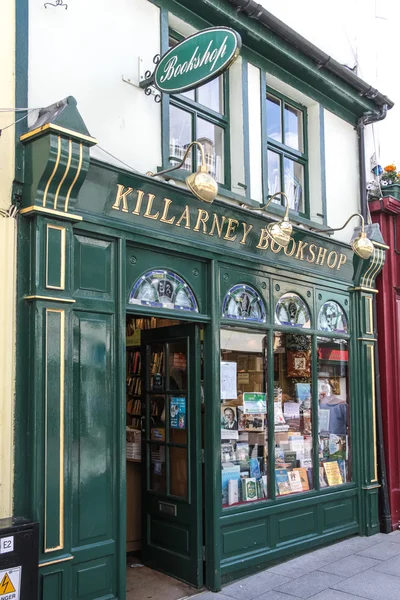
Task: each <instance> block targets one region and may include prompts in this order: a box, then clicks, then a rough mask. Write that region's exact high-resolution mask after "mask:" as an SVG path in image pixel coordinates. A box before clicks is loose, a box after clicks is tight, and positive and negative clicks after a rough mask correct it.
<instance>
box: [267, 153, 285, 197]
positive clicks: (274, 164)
mask: <svg viewBox="0 0 400 600" xmlns="http://www.w3.org/2000/svg"><path fill="white" fill-rule="evenodd" d="M281 191H282V190H281V165H280V156H279V154H277V153H276V152H272V150H268V194H269V195H270V196H272V195H273V194H276V193H277V192H281ZM272 202H276V203H277V204H281V198H280V197H279V196H278V198H275V199H274V200H273V201H272Z"/></svg>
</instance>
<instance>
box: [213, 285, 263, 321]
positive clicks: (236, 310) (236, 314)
mask: <svg viewBox="0 0 400 600" xmlns="http://www.w3.org/2000/svg"><path fill="white" fill-rule="evenodd" d="M222 316H223V317H225V318H227V319H237V320H244V321H256V322H258V323H265V321H266V318H267V317H266V312H265V307H264V303H263V301H262V299H261V296H260V295H259V294H258V293H257V292H256V290H255V289H254V288H252V287H251V286H250V285H244V284H238V285H234V286H233V287H231V289H230V290H229V291H228V293H227V294H226V296H225V300H224V304H223V307H222Z"/></svg>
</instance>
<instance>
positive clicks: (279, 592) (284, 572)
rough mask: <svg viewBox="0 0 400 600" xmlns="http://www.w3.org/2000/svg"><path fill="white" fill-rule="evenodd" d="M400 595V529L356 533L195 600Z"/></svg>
mask: <svg viewBox="0 0 400 600" xmlns="http://www.w3.org/2000/svg"><path fill="white" fill-rule="evenodd" d="M295 598H311V599H312V600H400V531H394V532H393V533H389V534H384V533H378V534H376V535H374V536H371V537H353V538H349V539H346V540H344V541H342V542H338V543H337V544H332V545H329V546H325V547H324V548H321V549H319V550H315V551H313V552H309V553H308V554H303V555H301V556H298V557H297V558H294V559H292V560H289V561H287V562H284V563H281V564H279V565H275V566H274V567H271V568H269V569H266V570H265V571H262V572H260V573H257V574H256V575H251V576H250V577H246V578H245V579H241V580H239V581H236V582H235V583H230V584H229V585H227V586H225V587H223V588H222V590H221V592H219V593H217V594H215V593H212V592H203V593H202V594H198V595H196V596H192V598H191V600H232V599H235V600H295Z"/></svg>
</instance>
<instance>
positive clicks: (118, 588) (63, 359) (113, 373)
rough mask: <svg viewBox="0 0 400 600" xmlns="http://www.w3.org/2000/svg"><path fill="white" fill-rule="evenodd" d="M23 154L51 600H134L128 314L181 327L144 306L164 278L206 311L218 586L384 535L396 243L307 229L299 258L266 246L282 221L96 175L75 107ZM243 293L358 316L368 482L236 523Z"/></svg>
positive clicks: (24, 409)
mask: <svg viewBox="0 0 400 600" xmlns="http://www.w3.org/2000/svg"><path fill="white" fill-rule="evenodd" d="M22 141H23V143H24V145H25V157H26V162H25V168H26V187H25V194H24V199H23V205H22V208H21V216H20V225H19V270H18V272H19V285H18V347H17V355H18V373H17V378H18V380H19V381H20V384H19V387H18V397H17V437H16V439H17V440H21V442H19V443H17V444H16V456H15V464H16V477H15V512H16V513H18V514H25V515H27V516H29V517H32V518H34V519H35V520H37V521H39V523H40V527H41V533H40V539H41V547H40V575H41V577H40V590H41V592H40V593H41V599H42V600H67V599H68V600H69V599H78V598H79V599H80V600H81V599H86V598H87V599H89V598H97V597H98V598H110V599H111V598H116V597H119V598H124V595H125V591H124V590H125V566H124V565H125V558H124V557H125V514H126V506H125V436H124V431H125V390H124V383H125V362H124V356H125V354H124V353H125V315H126V311H127V310H128V311H130V312H132V311H133V312H135V311H136V312H137V313H140V314H148V315H153V316H163V317H167V318H168V317H173V316H174V311H169V310H167V309H163V308H154V307H144V306H139V307H134V306H133V305H128V304H127V303H128V297H129V292H130V290H131V288H132V285H133V283H134V281H135V280H136V279H137V278H138V277H139V276H140V275H141V274H142V273H143V272H144V271H145V270H146V269H148V268H157V267H160V266H161V267H163V268H169V269H171V270H173V271H175V272H177V273H178V274H179V275H180V276H181V277H183V278H184V279H185V281H186V282H187V283H188V284H189V285H190V286H191V288H192V290H193V291H194V293H195V295H196V298H197V302H198V304H199V312H198V313H195V312H193V313H192V312H191V313H190V314H188V316H187V320H190V321H191V322H193V323H199V324H200V323H201V324H203V325H204V329H205V338H204V343H205V347H204V357H205V362H204V366H205V375H204V376H205V390H204V391H205V394H204V396H205V411H206V415H207V419H206V427H205V431H204V434H205V445H204V450H205V457H204V458H205V483H204V485H205V490H204V498H205V506H204V511H205V512H204V519H205V539H204V544H205V577H206V579H205V582H206V585H207V587H208V588H210V589H212V590H218V589H220V587H221V585H222V584H223V583H224V582H227V581H230V580H231V579H233V578H236V577H239V576H243V575H245V574H247V573H251V572H253V571H254V570H257V569H259V568H262V567H265V566H266V565H268V564H270V563H271V562H272V561H276V560H279V559H282V558H284V557H287V556H289V555H292V554H293V553H295V552H301V551H302V550H305V549H309V548H310V547H313V546H318V545H321V544H325V543H327V542H331V541H334V540H337V539H339V538H341V537H344V536H346V535H351V534H356V533H359V534H363V535H372V534H373V533H376V532H377V531H378V487H379V483H378V481H377V475H376V446H375V445H374V444H371V443H370V440H371V439H374V432H375V397H374V363H373V348H374V344H375V334H374V323H373V320H372V311H371V306H372V297H373V294H374V293H375V288H374V278H375V276H376V274H377V273H378V272H379V270H380V268H381V267H382V265H383V262H384V254H385V247H384V246H383V245H382V243H381V242H380V241H379V240H377V241H375V242H374V244H375V250H374V254H373V256H372V258H371V259H370V260H368V261H362V260H361V259H359V258H357V257H356V256H354V255H353V254H352V252H351V251H350V249H349V247H347V246H345V245H343V244H339V243H336V242H334V241H332V240H328V239H327V238H323V237H321V236H319V235H317V234H315V233H311V232H306V231H304V230H300V229H299V230H296V231H295V232H294V234H293V241H292V242H291V246H290V248H289V249H288V250H287V251H286V252H283V251H282V249H281V248H279V247H278V246H276V245H274V244H272V245H271V246H269V244H267V243H266V238H265V234H264V233H263V230H264V227H265V225H266V223H267V222H268V219H266V218H265V217H264V216H254V215H253V214H250V213H249V212H248V211H247V210H246V209H242V208H239V207H234V206H227V205H223V204H221V203H219V202H218V201H217V202H215V203H214V205H213V206H212V207H206V208H207V210H206V208H204V205H202V204H200V203H199V202H198V201H197V200H196V199H195V198H194V197H193V196H191V195H190V194H189V192H188V191H186V190H185V189H176V188H171V187H170V186H169V185H167V184H163V183H161V182H156V181H154V180H153V179H151V178H148V177H145V176H141V175H136V174H132V173H129V172H127V171H123V170H120V169H117V168H115V167H110V166H106V165H104V164H101V163H99V162H96V161H92V163H91V164H90V165H89V147H90V146H91V145H93V144H94V143H95V140H94V139H93V138H91V137H90V136H89V135H88V132H87V130H86V129H85V128H84V125H83V122H82V120H81V118H80V116H79V113H78V112H77V110H76V105H75V102H74V101H73V100H72V99H70V100H69V103H68V105H67V108H66V109H65V112H64V113H61V116H60V118H59V120H58V121H57V123H55V124H52V125H50V126H49V127H46V128H44V129H43V130H38V131H36V132H35V131H33V132H30V133H28V134H26V135H25V136H23V138H22ZM99 181H101V182H102V183H101V185H100V186H99V185H98V182H99ZM313 245H314V246H313ZM311 248H312V253H311ZM308 249H310V252H309V250H308ZM318 256H320V257H322V256H324V260H322V258H320V259H317V257H318ZM233 263H234V265H235V266H234V267H233V266H232V264H233ZM328 265H330V266H328ZM235 281H243V282H245V283H249V284H250V285H254V286H255V287H256V288H257V289H258V290H259V291H260V292H261V293H262V294H263V295H264V299H265V302H266V304H267V306H268V314H269V316H271V315H273V306H274V302H276V299H277V293H278V290H279V289H280V290H281V291H280V292H279V293H282V291H297V292H298V293H300V294H301V295H303V297H305V298H306V299H307V302H308V304H309V306H310V308H311V311H312V319H313V323H315V317H316V314H317V312H318V307H319V306H320V305H321V303H322V302H324V301H326V300H327V299H333V300H335V299H336V300H337V301H338V302H339V303H341V304H342V305H344V306H346V310H347V313H348V317H349V322H350V324H351V329H350V344H351V367H350V381H351V410H352V415H351V416H352V423H353V430H352V436H353V437H352V439H353V456H354V472H353V481H352V482H351V483H348V484H345V485H343V486H341V487H340V488H337V487H336V488H328V489H325V490H318V489H317V490H314V491H310V492H308V493H307V494H304V495H301V496H297V497H286V498H285V497H284V498H278V499H276V500H273V499H271V500H266V501H265V502H262V503H259V504H258V505H257V506H250V505H246V506H242V507H238V508H235V507H231V508H229V509H227V510H226V511H222V508H221V473H220V456H219V453H220V401H219V395H220V394H219V363H220V352H219V347H220V342H219V335H220V327H221V325H223V320H222V319H221V303H222V301H223V297H224V294H225V293H226V288H227V286H229V284H230V282H235ZM179 317H180V318H182V313H181V312H180V313H179ZM269 319H270V320H269V322H268V323H269V324H268V323H267V324H266V326H265V331H267V330H269V331H270V334H269V340H270V341H269V345H270V351H271V347H272V335H271V334H272V330H273V327H274V325H273V321H272V320H271V318H270V317H269ZM312 327H313V325H312ZM314 327H315V325H314ZM308 331H309V332H310V334H315V333H317V330H316V329H310V330H308ZM314 353H315V349H314ZM269 385H270V387H269V392H270V394H269V395H270V400H269V402H270V403H271V401H272V400H271V397H272V395H271V384H269ZM28 399H29V401H28ZM270 409H271V406H270ZM199 485H201V484H200V483H199ZM317 488H318V486H317Z"/></svg>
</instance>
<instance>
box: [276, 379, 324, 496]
mask: <svg viewBox="0 0 400 600" xmlns="http://www.w3.org/2000/svg"><path fill="white" fill-rule="evenodd" d="M294 389H295V391H296V396H295V397H294V398H292V397H290V396H289V395H288V394H283V392H282V389H281V388H280V387H279V386H276V387H275V390H274V430H275V491H276V495H277V496H284V495H287V494H294V493H298V492H306V491H308V490H310V489H312V488H313V487H314V486H313V464H312V462H313V461H312V436H311V393H310V389H311V388H310V384H309V383H294Z"/></svg>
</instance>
